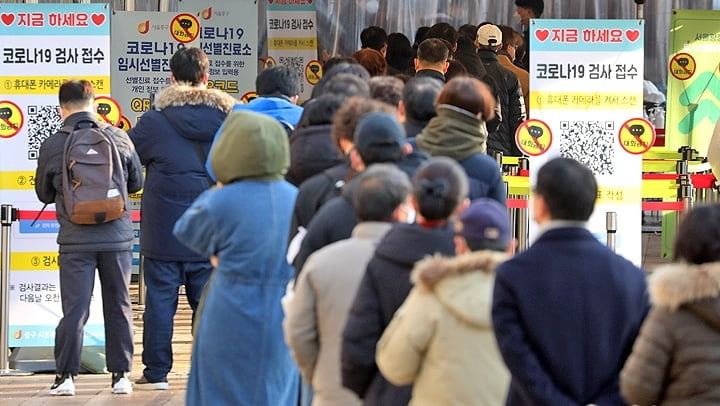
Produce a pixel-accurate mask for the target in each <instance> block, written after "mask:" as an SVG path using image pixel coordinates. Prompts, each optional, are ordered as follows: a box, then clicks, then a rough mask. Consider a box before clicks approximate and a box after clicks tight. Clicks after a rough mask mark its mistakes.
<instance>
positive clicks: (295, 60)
mask: <svg viewBox="0 0 720 406" xmlns="http://www.w3.org/2000/svg"><path fill="white" fill-rule="evenodd" d="M278 63H279V64H280V65H285V66H287V67H289V68H292V69H293V70H295V71H296V72H297V73H298V77H299V78H300V94H303V93H304V92H305V80H304V78H305V57H304V56H281V57H280V58H279V60H278Z"/></svg>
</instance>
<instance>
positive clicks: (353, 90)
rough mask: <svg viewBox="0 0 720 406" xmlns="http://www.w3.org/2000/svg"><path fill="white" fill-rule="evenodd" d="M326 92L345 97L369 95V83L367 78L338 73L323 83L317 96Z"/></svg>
mask: <svg viewBox="0 0 720 406" xmlns="http://www.w3.org/2000/svg"><path fill="white" fill-rule="evenodd" d="M326 94H335V95H342V96H346V97H352V96H362V97H370V85H369V84H368V81H367V79H361V78H359V77H358V76H356V75H353V74H351V73H338V74H337V75H333V76H331V77H330V78H329V79H328V80H327V81H325V82H324V83H323V86H322V87H321V88H320V91H319V92H318V94H317V95H316V96H317V97H319V96H323V95H326Z"/></svg>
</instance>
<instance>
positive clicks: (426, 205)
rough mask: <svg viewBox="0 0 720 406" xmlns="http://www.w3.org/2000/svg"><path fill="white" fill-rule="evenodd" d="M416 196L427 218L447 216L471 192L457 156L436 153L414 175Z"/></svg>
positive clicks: (423, 214)
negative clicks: (436, 154)
mask: <svg viewBox="0 0 720 406" xmlns="http://www.w3.org/2000/svg"><path fill="white" fill-rule="evenodd" d="M412 183H413V197H415V201H416V202H417V206H418V211H419V212H420V214H421V215H422V216H423V217H424V218H426V219H428V220H445V219H447V218H448V217H450V216H451V215H452V214H453V212H454V211H455V209H457V207H458V205H459V204H460V202H462V201H463V200H464V199H465V198H466V197H467V195H468V179H467V175H466V174H465V170H464V169H463V168H462V166H460V164H458V163H457V162H456V161H455V160H454V159H451V158H448V157H443V156H435V157H432V158H430V159H428V160H427V161H425V162H424V163H423V164H422V165H421V166H420V167H419V168H418V169H417V172H415V176H413V182H412Z"/></svg>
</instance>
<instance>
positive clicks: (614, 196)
mask: <svg viewBox="0 0 720 406" xmlns="http://www.w3.org/2000/svg"><path fill="white" fill-rule="evenodd" d="M640 202H642V187H628V186H599V187H598V195H597V200H596V201H595V204H596V205H597V204H640Z"/></svg>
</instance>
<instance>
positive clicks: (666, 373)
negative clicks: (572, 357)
mask: <svg viewBox="0 0 720 406" xmlns="http://www.w3.org/2000/svg"><path fill="white" fill-rule="evenodd" d="M649 288H650V298H651V300H652V303H653V308H652V310H651V311H650V314H649V315H648V317H647V319H646V320H645V322H644V324H643V326H642V329H641V330H640V335H639V336H638V338H637V340H636V341H635V345H634V347H633V351H632V354H631V355H630V357H629V358H628V360H627V362H626V363H625V367H624V368H623V370H622V373H621V391H622V395H623V397H624V399H625V400H626V401H627V402H628V403H629V404H637V405H640V406H643V405H717V404H720V263H717V262H716V263H707V264H702V265H691V264H682V263H678V264H669V265H665V266H663V267H660V268H658V269H657V270H655V272H654V273H653V274H652V275H651V276H650V279H649Z"/></svg>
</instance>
